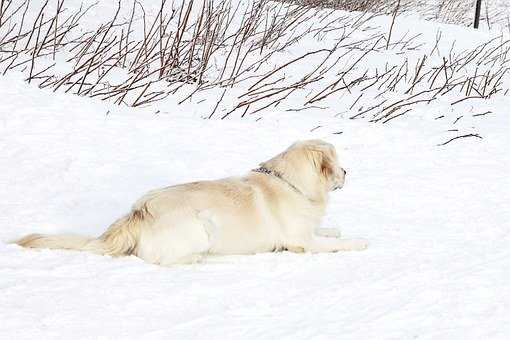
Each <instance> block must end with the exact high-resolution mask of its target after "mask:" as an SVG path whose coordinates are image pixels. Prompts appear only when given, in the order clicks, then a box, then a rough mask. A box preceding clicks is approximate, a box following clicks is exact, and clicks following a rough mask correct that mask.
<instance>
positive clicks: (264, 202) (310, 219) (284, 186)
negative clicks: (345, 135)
mask: <svg viewBox="0 0 510 340" xmlns="http://www.w3.org/2000/svg"><path fill="white" fill-rule="evenodd" d="M344 180H345V170H344V169H342V168H341V167H340V166H339V164H338V160H337V156H336V151H335V148H334V147H333V145H331V144H329V143H326V142H323V141H320V140H309V141H300V142H296V143H294V144H293V145H292V146H290V147H289V148H288V149H287V150H285V151H284V152H282V153H281V154H279V155H277V156H276V157H274V158H272V159H270V160H268V161H267V162H264V163H262V164H261V167H260V168H258V169H255V170H252V171H251V172H250V173H249V174H248V175H246V176H244V177H232V178H225V179H220V180H216V181H202V182H193V183H187V184H181V185H176V186H171V187H167V188H163V189H159V190H154V191H151V192H149V193H148V194H146V195H145V196H143V197H142V198H141V199H140V200H138V202H136V203H135V205H134V206H133V208H132V210H131V212H129V213H128V214H127V215H126V216H124V217H122V218H120V219H119V220H117V221H116V222H115V223H113V224H112V225H111V226H110V228H108V230H106V232H105V233H104V234H102V235H101V236H99V237H98V238H88V237H82V236H77V235H59V236H46V235H37V234H32V235H28V236H26V237H24V238H22V239H20V240H18V241H16V243H17V244H18V245H20V246H23V247H30V248H52V249H74V250H85V251H90V252H93V253H97V254H106V255H112V256H121V255H131V254H133V255H136V256H138V257H140V258H142V259H143V260H145V261H147V262H150V263H155V264H161V265H172V264H179V263H180V264H182V263H192V262H195V261H196V260H197V259H199V258H200V257H201V256H203V255H209V254H211V255H226V254H255V253H260V252H270V251H275V250H289V251H293V252H334V251H339V250H362V249H365V248H366V247H367V242H366V241H365V240H343V239H340V238H339V237H340V234H339V232H338V231H337V230H336V229H331V228H319V225H320V221H321V218H322V217H323V215H324V212H325V208H326V204H327V200H328V193H329V191H331V190H335V189H338V188H341V187H342V186H343V184H344Z"/></svg>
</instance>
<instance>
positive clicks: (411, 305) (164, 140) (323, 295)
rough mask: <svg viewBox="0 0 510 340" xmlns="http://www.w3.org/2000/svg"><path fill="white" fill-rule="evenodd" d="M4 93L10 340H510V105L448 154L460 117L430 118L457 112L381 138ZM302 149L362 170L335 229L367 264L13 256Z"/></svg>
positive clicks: (0, 236) (481, 108)
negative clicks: (316, 149)
mask: <svg viewBox="0 0 510 340" xmlns="http://www.w3.org/2000/svg"><path fill="white" fill-rule="evenodd" d="M381 20H383V19H381ZM385 20H390V19H389V18H386V19H385ZM407 20H409V23H410V25H411V23H412V20H411V19H407ZM427 25H429V24H428V23H425V22H418V21H417V22H416V25H415V26H414V29H416V30H419V29H422V28H423V29H425V27H426V26H427ZM420 27H421V28H420ZM442 27H443V29H444V30H445V33H443V34H445V35H448V32H449V31H448V29H449V28H448V27H450V29H451V32H452V33H451V34H463V36H464V37H470V36H471V33H470V30H469V29H462V28H459V27H455V26H448V25H443V26H442ZM480 34H488V33H479V35H480ZM434 35H435V32H432V33H431V36H432V37H434ZM466 40H469V39H465V40H463V41H462V42H461V43H462V44H468V43H467V42H466ZM476 43H477V42H476V41H474V42H473V44H475V45H476ZM0 94H1V99H2V100H1V103H0V168H1V173H0V189H1V190H0V195H1V196H0V211H1V214H0V240H1V241H2V242H0V339H13V338H16V339H36V338H40V339H70V338H73V339H119V338H124V339H201V338H207V339H225V338H231V339H239V338H242V339H293V340H294V339H452V338H462V339H501V340H503V339H509V338H510V323H509V322H508V316H509V315H510V286H509V285H508V281H509V280H510V260H509V259H510V247H509V244H510V243H509V242H510V222H509V221H510V210H509V209H508V203H509V202H510V181H509V180H508V169H509V168H510V153H509V152H508V150H509V148H510V138H509V136H508V127H509V126H510V115H508V108H509V107H510V100H509V99H508V97H497V98H494V99H491V100H489V101H481V102H477V103H469V104H466V105H465V106H463V107H462V110H464V111H463V112H462V116H463V118H462V119H460V120H459V122H458V126H460V127H462V129H463V131H475V127H476V132H477V133H479V134H480V135H481V136H482V137H483V139H478V138H463V139H460V140H456V141H453V142H451V143H449V144H447V145H444V146H438V145H437V144H441V143H443V142H445V141H447V140H449V139H450V138H452V137H455V136H456V134H457V132H455V131H448V130H450V129H451V126H452V121H454V120H455V119H456V118H457V116H458V115H460V114H455V115H448V113H445V114H446V115H447V117H446V118H445V119H442V120H435V119H434V115H431V114H430V113H427V114H425V113H426V110H435V111H437V112H438V113H440V112H450V110H451V109H450V107H449V104H444V103H438V104H437V105H436V106H432V107H425V108H423V109H419V110H416V111H414V112H412V113H411V114H409V115H408V116H407V117H405V118H404V119H395V120H394V121H392V123H391V124H385V125H381V124H372V123H368V122H367V121H365V120H349V119H346V118H342V116H341V115H340V116H335V115H334V114H335V113H336V112H330V111H328V110H322V109H313V110H308V111H303V112H294V113H292V114H291V113H288V112H287V113H285V112H275V113H274V114H273V115H268V116H266V117H267V119H262V120H259V121H254V120H253V119H251V120H249V119H247V120H243V119H230V120H222V121H220V120H204V119H201V118H200V117H201V116H202V115H203V114H202V113H200V112H194V111H193V105H191V104H189V105H182V106H177V105H170V104H169V103H168V106H167V107H165V110H164V111H161V112H160V113H158V114H154V111H155V110H154V109H153V108H140V109H132V108H125V107H118V106H115V105H113V104H111V103H107V102H101V101H96V100H94V99H90V98H80V97H77V96H73V95H70V94H63V93H60V92H57V93H54V92H52V91H51V90H40V89H38V88H37V87H36V86H34V85H28V84H26V83H25V82H23V81H22V79H21V77H20V76H18V75H16V74H14V73H11V74H7V75H6V76H3V77H1V78H0ZM215 100H216V99H214V100H212V103H213V104H214V102H215ZM209 104H210V105H213V104H211V103H209ZM487 108H490V111H491V112H490V113H489V114H485V115H482V116H477V115H476V114H478V113H482V112H486V111H487ZM195 110H198V109H196V108H195ZM473 115H475V116H473ZM306 138H323V139H325V140H327V141H329V142H331V143H333V144H334V145H335V146H336V147H337V149H338V151H339V154H340V158H341V162H342V165H343V166H344V167H345V168H346V169H347V170H348V177H347V180H346V185H345V187H344V188H343V189H342V190H340V191H335V192H334V193H332V194H331V202H330V205H329V207H328V213H327V215H326V217H325V219H324V223H323V224H324V226H328V227H335V228H339V229H341V231H342V234H343V237H346V238H349V237H353V238H354V237H360V238H366V239H368V240H369V241H370V246H369V248H368V249H367V250H366V251H363V252H342V253H333V254H316V255H312V254H293V253H289V252H283V253H268V254H257V255H253V256H227V257H216V258H209V259H207V260H206V261H205V263H202V264H197V265H190V266H174V267H161V266H155V265H150V264H147V263H144V262H143V261H142V260H140V259H138V258H136V257H126V258H110V257H106V256H97V255H93V254H88V253H82V252H71V251H58V250H40V251H35V250H27V249H22V248H20V247H18V246H16V245H11V244H7V242H8V241H9V240H12V239H14V238H17V237H20V236H22V235H25V234H27V233H31V232H40V233H65V232H71V233H80V234H86V235H98V234H100V233H101V232H102V231H104V230H105V229H106V227H107V226H108V225H109V224H110V223H111V222H113V221H114V220H115V219H116V218H117V217H119V216H120V215H122V214H123V213H125V212H126V211H128V210H129V209H130V205H131V204H132V203H133V202H134V201H135V200H136V199H137V198H138V197H140V196H141V195H142V194H143V193H145V192H146V191H148V190H150V189H154V188H158V187H162V186H168V185H172V184H177V183H182V182H186V181H192V180H199V179H214V178H220V177H225V176H230V175H242V174H243V173H245V172H247V171H249V170H250V169H252V168H255V167H257V166H258V163H259V162H261V161H264V160H266V159H268V158H270V157H271V156H273V155H274V154H276V153H278V152H280V151H281V150H282V149H284V148H286V147H287V146H288V145H289V144H290V143H292V142H293V141H295V140H297V139H306Z"/></svg>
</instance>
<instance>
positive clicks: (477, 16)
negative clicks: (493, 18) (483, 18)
mask: <svg viewBox="0 0 510 340" xmlns="http://www.w3.org/2000/svg"><path fill="white" fill-rule="evenodd" d="M481 7H482V0H476V9H475V25H474V26H475V28H478V25H479V24H480V8H481Z"/></svg>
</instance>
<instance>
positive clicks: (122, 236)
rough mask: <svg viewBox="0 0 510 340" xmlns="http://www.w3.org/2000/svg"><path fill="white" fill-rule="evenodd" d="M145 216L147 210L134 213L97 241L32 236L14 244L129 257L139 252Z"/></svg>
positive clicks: (122, 219) (74, 236) (78, 237)
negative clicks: (137, 250)
mask: <svg viewBox="0 0 510 340" xmlns="http://www.w3.org/2000/svg"><path fill="white" fill-rule="evenodd" d="M146 215H147V211H146V210H145V211H143V210H133V211H131V212H130V213H129V214H128V215H126V216H124V217H122V218H120V219H118V220H117V221H116V222H115V223H113V224H112V225H111V226H110V227H109V228H108V230H106V232H104V234H102V235H101V236H99V237H97V238H93V237H86V236H79V235H69V234H67V235H40V234H30V235H27V236H25V237H23V238H21V239H19V240H16V241H14V242H12V243H15V244H18V245H20V246H22V247H25V248H49V249H69V250H81V251H89V252H92V253H95V254H100V255H110V256H122V255H130V254H133V253H136V248H137V245H138V240H139V238H140V228H141V226H142V223H144V220H145V219H146V218H147V216H146Z"/></svg>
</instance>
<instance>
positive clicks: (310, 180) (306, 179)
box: [261, 139, 346, 197]
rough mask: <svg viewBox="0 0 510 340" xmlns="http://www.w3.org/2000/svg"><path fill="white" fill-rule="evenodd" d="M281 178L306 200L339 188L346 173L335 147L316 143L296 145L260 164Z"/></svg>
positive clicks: (304, 142)
mask: <svg viewBox="0 0 510 340" xmlns="http://www.w3.org/2000/svg"><path fill="white" fill-rule="evenodd" d="M261 165H262V166H264V167H266V168H268V169H271V170H274V171H276V172H278V173H280V174H281V175H282V177H284V178H285V179H286V180H288V181H289V182H290V183H293V184H294V185H295V186H296V187H297V188H299V189H300V190H301V191H302V192H303V193H306V194H307V196H309V197H317V195H320V196H323V195H324V194H325V193H327V192H328V191H331V190H335V189H339V188H342V187H343V185H344V182H345V174H346V172H345V170H344V169H343V168H342V167H341V166H340V164H339V162H338V157H337V154H336V150H335V147H334V146H333V145H332V144H330V143H327V142H324V141H322V140H319V139H312V140H304V141H298V142H295V143H294V144H292V145H291V146H290V147H289V148H288V149H287V150H285V151H284V152H282V153H281V154H279V155H277V156H276V157H274V158H272V159H270V160H269V161H267V162H264V163H262V164H261Z"/></svg>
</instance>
